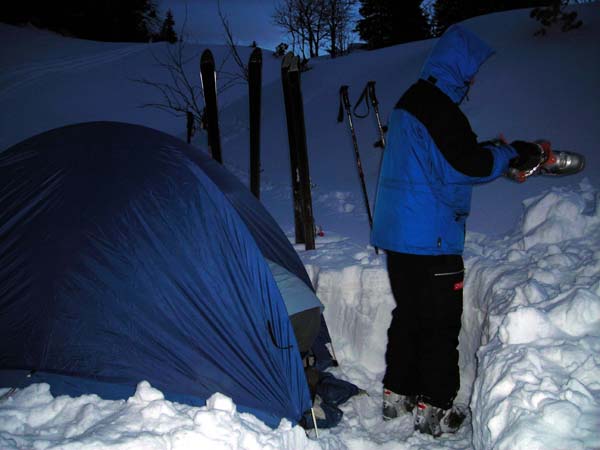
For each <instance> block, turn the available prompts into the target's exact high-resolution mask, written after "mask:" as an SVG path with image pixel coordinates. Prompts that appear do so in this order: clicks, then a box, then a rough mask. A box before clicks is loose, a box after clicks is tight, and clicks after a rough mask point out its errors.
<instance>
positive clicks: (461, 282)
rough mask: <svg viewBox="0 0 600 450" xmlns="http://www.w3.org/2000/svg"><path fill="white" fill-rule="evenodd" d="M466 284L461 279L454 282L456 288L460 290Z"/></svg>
mask: <svg viewBox="0 0 600 450" xmlns="http://www.w3.org/2000/svg"><path fill="white" fill-rule="evenodd" d="M464 285H465V282H464V281H459V282H458V283H454V290H455V291H460V290H461V289H462V288H463V287H464Z"/></svg>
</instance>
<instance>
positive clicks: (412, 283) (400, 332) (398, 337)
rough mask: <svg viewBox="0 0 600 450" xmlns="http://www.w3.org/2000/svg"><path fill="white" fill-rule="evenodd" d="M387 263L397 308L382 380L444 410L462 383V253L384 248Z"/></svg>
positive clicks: (396, 390) (399, 391) (391, 388)
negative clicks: (434, 253)
mask: <svg viewBox="0 0 600 450" xmlns="http://www.w3.org/2000/svg"><path fill="white" fill-rule="evenodd" d="M387 264H388V275H389V278H390V283H391V286H392V293H393V294H394V298H395V300H396V308H395V309H394V311H393V312H392V323H391V325H390V328H389V330H388V345H387V351H386V354H385V361H386V365H387V369H386V373H385V376H384V378H383V385H384V386H385V387H386V388H387V389H390V390H392V391H394V392H396V393H397V394H402V395H422V396H423V397H424V399H425V401H427V402H429V403H431V404H432V405H434V406H438V407H440V408H444V409H447V408H449V407H450V406H451V405H452V401H453V400H454V397H455V396H456V393H457V392H458V388H459V385H460V378H459V371H458V349H457V346H458V333H459V332H460V325H461V315H462V287H463V276H464V265H463V260H462V256H460V255H440V256H428V255H409V254H404V253H395V252H389V251H388V257H387Z"/></svg>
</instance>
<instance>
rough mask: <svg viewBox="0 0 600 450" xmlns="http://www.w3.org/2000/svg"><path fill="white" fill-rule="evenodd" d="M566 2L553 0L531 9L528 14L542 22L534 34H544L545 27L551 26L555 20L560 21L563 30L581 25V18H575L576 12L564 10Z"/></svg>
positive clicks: (566, 0) (567, 2) (564, 0)
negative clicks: (543, 5)
mask: <svg viewBox="0 0 600 450" xmlns="http://www.w3.org/2000/svg"><path fill="white" fill-rule="evenodd" d="M568 4H569V1H568V0H553V1H552V2H551V3H550V5H548V6H547V7H539V8H535V9H533V10H532V11H531V14H530V16H531V17H532V18H534V19H536V20H538V21H539V22H540V23H541V24H542V28H540V29H539V30H537V31H536V32H535V35H536V36H540V35H541V36H543V35H545V34H546V30H547V28H549V27H551V26H552V25H554V24H555V23H556V22H562V26H561V30H562V31H563V32H564V31H569V30H574V29H576V28H579V27H580V26H581V25H583V22H582V21H581V20H576V19H577V13H576V12H575V11H571V12H569V13H567V12H565V8H566V7H567V5H568Z"/></svg>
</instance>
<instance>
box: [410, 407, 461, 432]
mask: <svg viewBox="0 0 600 450" xmlns="http://www.w3.org/2000/svg"><path fill="white" fill-rule="evenodd" d="M465 417H466V414H465V412H464V410H463V408H461V407H458V406H453V407H452V408H450V409H446V410H443V409H441V408H438V407H437V406H433V405H430V404H429V403H425V402H422V401H420V402H418V403H417V408H416V413H415V430H417V431H419V432H421V433H424V434H430V435H432V436H433V437H438V436H441V435H442V433H456V431H458V429H459V428H460V426H461V425H462V423H463V421H464V420H465Z"/></svg>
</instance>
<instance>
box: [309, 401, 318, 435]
mask: <svg viewBox="0 0 600 450" xmlns="http://www.w3.org/2000/svg"><path fill="white" fill-rule="evenodd" d="M310 413H311V414H312V419H313V425H314V426H315V433H316V434H317V439H319V429H318V428H317V418H316V417H315V410H314V408H310Z"/></svg>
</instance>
